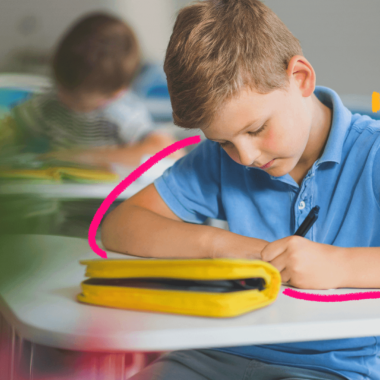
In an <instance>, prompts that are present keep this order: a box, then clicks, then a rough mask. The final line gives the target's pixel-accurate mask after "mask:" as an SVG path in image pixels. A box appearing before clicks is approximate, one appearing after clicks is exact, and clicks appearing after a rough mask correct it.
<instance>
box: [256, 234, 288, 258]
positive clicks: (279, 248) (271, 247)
mask: <svg viewBox="0 0 380 380" xmlns="http://www.w3.org/2000/svg"><path fill="white" fill-rule="evenodd" d="M285 250H286V242H285V241H284V239H280V240H276V241H274V242H273V243H269V244H268V245H266V246H265V248H264V249H263V250H262V251H261V258H262V260H264V261H267V262H270V261H272V260H274V259H275V258H276V257H277V256H279V255H281V253H283V252H284V251H285Z"/></svg>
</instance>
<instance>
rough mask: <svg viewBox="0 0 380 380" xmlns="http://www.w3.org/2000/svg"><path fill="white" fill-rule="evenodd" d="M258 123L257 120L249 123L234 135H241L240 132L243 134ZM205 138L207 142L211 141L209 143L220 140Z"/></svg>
mask: <svg viewBox="0 0 380 380" xmlns="http://www.w3.org/2000/svg"><path fill="white" fill-rule="evenodd" d="M258 123H259V120H255V121H250V122H249V123H248V124H247V125H246V126H245V127H243V128H242V129H241V130H240V131H238V132H237V133H236V135H237V134H239V133H241V132H243V131H245V130H246V129H248V128H249V127H252V126H253V125H255V124H258ZM260 124H261V125H263V124H264V123H260ZM206 138H207V139H208V140H211V141H216V140H220V139H213V138H212V137H207V136H206ZM222 140H223V139H222Z"/></svg>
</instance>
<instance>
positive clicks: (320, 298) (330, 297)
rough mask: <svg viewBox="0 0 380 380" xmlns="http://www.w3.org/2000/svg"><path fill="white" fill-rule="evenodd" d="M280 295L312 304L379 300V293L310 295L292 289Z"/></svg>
mask: <svg viewBox="0 0 380 380" xmlns="http://www.w3.org/2000/svg"><path fill="white" fill-rule="evenodd" d="M282 294H285V295H286V296H288V297H292V298H297V299H299V300H304V301H314V302H346V301H360V300H374V299H379V298H380V292H360V293H347V294H326V295H324V294H310V293H303V292H298V291H297V290H293V289H285V290H284V291H283V292H282Z"/></svg>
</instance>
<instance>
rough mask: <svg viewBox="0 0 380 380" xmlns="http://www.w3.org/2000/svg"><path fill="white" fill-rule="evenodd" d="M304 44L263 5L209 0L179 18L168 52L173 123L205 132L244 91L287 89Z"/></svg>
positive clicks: (252, 1) (245, 0)
mask: <svg viewBox="0 0 380 380" xmlns="http://www.w3.org/2000/svg"><path fill="white" fill-rule="evenodd" d="M298 54H299V55H302V49H301V46H300V43H299V41H298V40H297V38H295V37H294V36H293V35H292V33H291V32H290V31H289V30H288V28H287V27H286V26H285V25H284V23H283V22H282V21H281V20H280V19H279V18H278V17H277V16H276V14H275V13H274V12H273V11H272V10H271V9H269V8H268V7H267V6H266V5H264V4H263V3H262V2H261V1H259V0H204V1H198V2H196V3H194V4H192V5H189V6H187V7H185V8H183V9H182V10H180V12H179V13H178V16H177V20H176V22H175V25H174V28H173V33H172V36H171V38H170V41H169V45H168V48H167V51H166V57H165V64H164V69H165V73H166V76H167V80H168V87H169V93H170V98H171V103H172V108H173V118H174V123H175V124H176V125H178V126H180V127H184V128H203V127H206V126H207V125H208V124H209V123H210V122H211V120H212V117H213V115H214V114H215V112H217V110H218V108H219V107H220V106H221V105H222V104H223V102H225V101H226V100H228V99H230V98H231V97H233V96H234V95H236V94H237V93H238V92H239V91H240V90H241V89H242V88H243V87H246V86H247V87H249V88H251V89H253V90H255V91H257V92H259V93H268V92H270V91H272V90H274V89H279V88H286V87H287V86H288V84H289V80H288V77H287V74H286V69H287V66H288V63H289V61H290V59H291V58H292V57H293V56H295V55H298Z"/></svg>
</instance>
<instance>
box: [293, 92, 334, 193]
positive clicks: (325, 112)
mask: <svg viewBox="0 0 380 380" xmlns="http://www.w3.org/2000/svg"><path fill="white" fill-rule="evenodd" d="M310 109H311V116H312V124H311V128H310V135H309V140H308V143H307V145H306V148H305V151H304V153H303V155H302V156H301V159H300V160H299V161H298V164H297V165H296V166H295V168H294V169H293V170H292V171H291V172H290V173H289V174H290V176H291V177H292V178H293V179H294V180H295V181H296V182H297V183H298V184H299V185H301V183H302V180H303V179H304V177H305V176H306V174H307V173H308V171H309V170H310V168H311V167H312V166H313V164H314V162H315V161H316V160H317V159H318V158H319V157H321V155H322V153H323V150H324V148H325V145H326V142H327V139H328V137H329V133H330V128H331V124H332V110H331V109H330V108H328V107H327V106H325V105H324V104H323V103H322V102H321V101H320V100H319V99H318V98H317V97H316V96H315V95H314V94H313V95H311V97H310Z"/></svg>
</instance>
